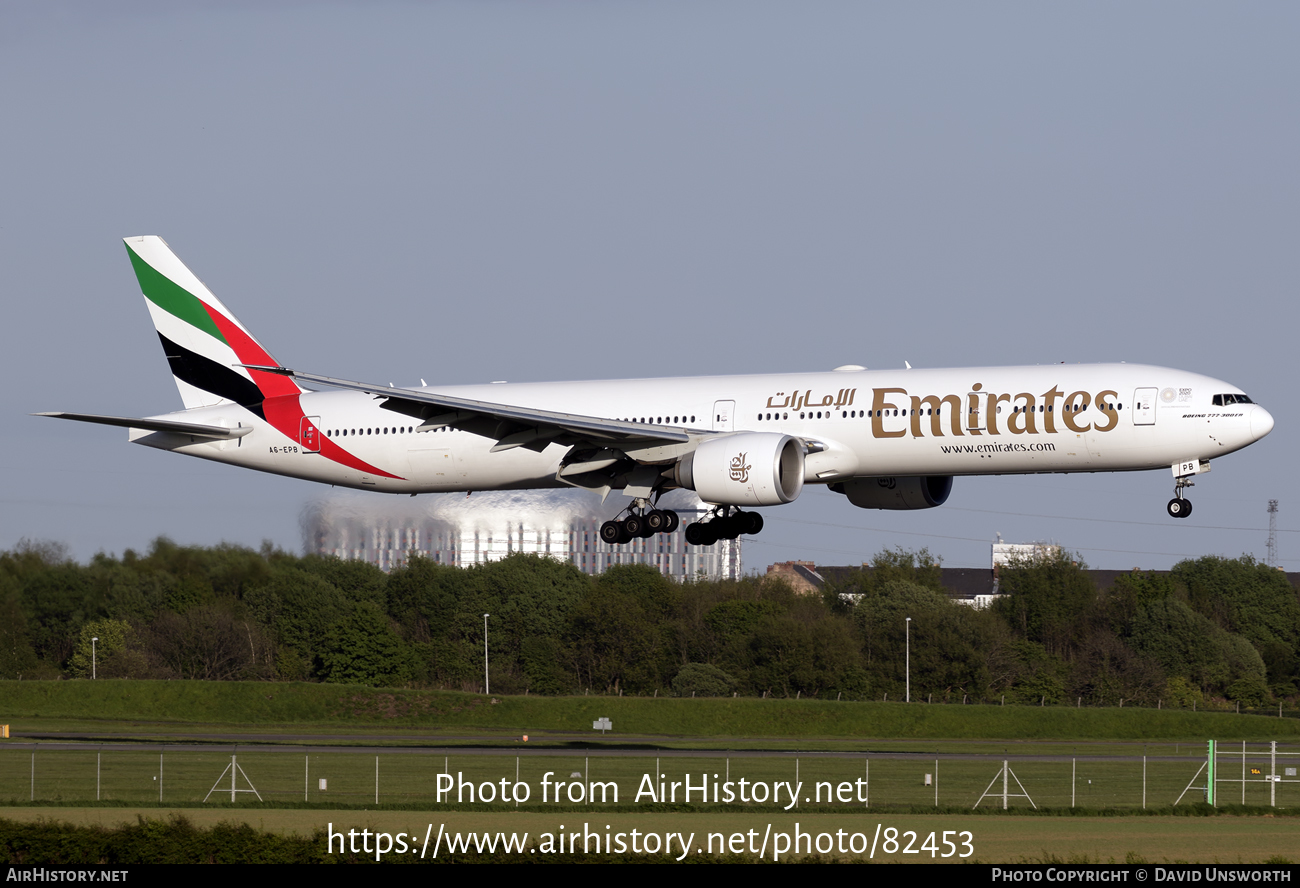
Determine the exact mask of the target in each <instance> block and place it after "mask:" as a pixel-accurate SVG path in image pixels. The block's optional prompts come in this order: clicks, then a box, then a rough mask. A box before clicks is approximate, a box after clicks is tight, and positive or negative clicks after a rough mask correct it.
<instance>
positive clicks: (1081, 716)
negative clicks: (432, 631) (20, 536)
mask: <svg viewBox="0 0 1300 888" xmlns="http://www.w3.org/2000/svg"><path fill="white" fill-rule="evenodd" d="M601 716H607V717H609V718H610V719H612V720H613V723H614V728H615V731H616V733H614V734H613V735H611V737H609V738H608V739H609V740H610V741H612V742H626V741H625V739H624V738H628V737H629V736H634V737H640V738H667V737H675V738H683V739H689V740H692V741H718V742H725V741H726V740H728V739H733V738H755V739H758V738H770V739H776V738H786V739H792V740H801V739H805V738H809V739H811V738H825V739H838V740H850V739H862V738H881V739H897V740H916V739H955V738H962V739H968V740H980V739H983V740H1035V739H1040V740H1119V739H1124V740H1137V741H1143V740H1148V741H1149V740H1175V739H1178V740H1189V741H1191V740H1202V739H1204V738H1208V737H1214V738H1217V739H1219V740H1264V739H1281V740H1285V739H1288V738H1297V737H1300V720H1297V719H1277V718H1268V717H1264V716H1252V715H1236V714H1233V713H1219V712H1215V713H1205V712H1200V713H1194V712H1187V711H1175V710H1167V709H1166V710H1151V709H1133V708H1126V709H1110V708H1106V709H1100V708H1099V709H1075V708H1072V707H1046V708H1039V707H1032V706H1005V707H1003V706H974V705H972V706H959V705H937V704H936V705H927V704H918V703H914V704H910V705H907V704H900V703H850V702H844V703H836V702H830V701H816V700H755V699H720V700H686V699H647V698H644V697H640V698H634V697H602V696H590V697H537V696H526V697H518V696H515V697H506V696H495V697H485V696H483V695H479V694H464V693H457V692H451V691H415V690H401V689H394V690H390V689H373V688H361V687H349V686H343V685H326V684H306V683H303V684H271V683H260V682H185V681H174V682H165V681H164V682H156V681H98V682H90V681H56V682H0V723H4V722H8V723H9V724H10V725H11V726H12V729H13V730H15V731H19V732H21V731H24V730H30V729H31V726H33V725H40V726H47V725H48V726H51V727H55V726H57V727H60V728H62V729H63V730H71V729H73V727H74V726H85V727H86V728H88V729H91V730H93V729H95V728H98V729H99V730H108V729H109V727H110V725H111V726H113V727H114V728H115V729H121V728H125V729H129V728H131V727H132V726H133V725H135V726H136V727H138V728H139V729H141V730H136V731H135V732H134V733H137V734H140V735H142V736H145V735H164V736H167V735H170V736H180V735H183V734H185V733H190V731H187V730H185V726H191V727H193V726H200V725H218V726H239V727H240V728H244V729H265V730H266V731H270V732H276V731H285V730H286V729H294V733H302V732H304V731H322V730H324V729H326V728H342V729H348V730H352V729H356V730H361V731H373V730H375V729H377V728H384V729H399V730H402V729H421V730H424V731H447V730H472V731H475V732H487V733H496V734H499V735H500V736H501V738H502V740H503V741H504V740H506V739H508V738H509V737H511V736H513V735H518V734H525V733H527V734H538V735H544V734H547V733H564V734H582V735H586V736H591V737H593V738H594V735H592V733H591V723H592V721H593V720H594V719H596V718H598V717H601ZM137 723H139V724H137ZM475 742H479V739H478V738H475Z"/></svg>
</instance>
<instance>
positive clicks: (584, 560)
mask: <svg viewBox="0 0 1300 888" xmlns="http://www.w3.org/2000/svg"><path fill="white" fill-rule="evenodd" d="M616 497H617V494H615V495H614V496H611V497H610V498H609V500H608V501H607V502H606V503H603V504H602V503H601V501H600V498H599V497H597V496H596V495H594V494H591V493H588V492H586V491H579V490H555V491H493V492H483V493H474V494H472V495H470V496H465V495H463V494H459V493H439V494H428V495H426V496H420V497H415V498H409V499H400V500H399V499H397V498H395V497H377V496H376V495H374V494H365V493H361V494H354V493H351V492H339V493H334V494H331V495H329V496H327V497H325V498H323V499H320V500H318V501H316V502H314V503H312V504H310V505H309V506H308V507H307V508H306V509H305V510H304V512H303V517H302V532H303V548H304V550H305V551H307V552H309V553H314V554H319V555H335V556H337V557H339V558H347V559H352V560H357V561H368V562H370V563H371V564H374V565H377V566H378V567H379V568H380V569H381V570H385V571H388V570H392V569H393V568H395V567H400V566H401V565H403V564H405V563H406V560H407V558H408V557H409V556H410V553H412V552H414V553H417V554H419V555H420V556H421V557H424V558H429V559H432V560H434V561H436V562H439V563H441V564H448V565H453V566H455V567H469V566H471V565H475V564H483V563H485V562H488V561H498V560H500V559H502V558H505V557H506V556H507V555H511V554H513V553H516V552H523V553H529V554H536V555H543V556H546V557H549V558H556V559H559V560H561V561H568V562H570V563H572V564H573V565H574V566H575V567H577V568H578V569H579V570H581V571H582V572H583V573H588V574H599V573H602V572H604V570H605V569H606V568H608V567H610V566H612V565H615V564H649V565H651V566H652V567H654V568H655V569H656V570H658V571H659V572H660V573H662V574H664V575H665V576H667V577H671V578H672V579H675V580H679V581H680V580H685V579H694V578H696V577H706V578H709V579H738V578H739V577H740V576H741V574H742V565H741V541H740V540H721V541H719V542H718V543H716V544H715V545H712V546H688V545H687V544H686V533H685V532H686V525H687V524H689V523H690V522H691V521H694V520H696V519H697V518H699V517H700V516H701V515H703V513H704V510H705V509H706V507H705V506H704V505H703V504H702V503H701V502H700V501H699V500H698V499H695V498H694V496H691V495H688V493H687V492H686V491H674V492H673V493H670V494H669V495H667V496H665V497H664V498H663V500H662V501H661V503H660V505H661V507H662V508H665V509H673V510H674V511H676V512H677V514H678V515H679V516H680V518H681V525H680V526H679V527H678V529H677V530H676V531H675V532H674V533H671V534H656V535H655V536H652V537H650V538H648V539H637V540H633V541H632V542H630V543H626V544H624V545H621V546H611V545H608V544H606V543H604V542H602V541H601V539H600V526H601V524H603V523H604V522H605V521H608V520H609V519H611V518H614V517H616V516H617V514H618V511H619V510H620V509H621V508H623V506H624V505H626V503H625V502H622V501H620V500H622V498H621V497H617V499H616Z"/></svg>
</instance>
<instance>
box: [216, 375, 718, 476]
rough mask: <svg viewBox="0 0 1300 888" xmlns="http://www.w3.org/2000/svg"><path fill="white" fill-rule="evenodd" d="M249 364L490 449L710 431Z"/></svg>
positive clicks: (675, 438)
mask: <svg viewBox="0 0 1300 888" xmlns="http://www.w3.org/2000/svg"><path fill="white" fill-rule="evenodd" d="M241 366H247V365H241ZM249 369H254V370H262V371H265V372H268V373H278V374H280V375H281V376H288V377H291V378H293V379H296V380H298V381H299V382H303V383H306V384H308V385H323V386H329V387H330V388H339V389H348V390H351V391H357V392H365V393H367V394H370V395H374V396H375V398H377V399H379V400H382V401H383V402H384V403H383V404H382V405H380V406H382V407H383V408H384V409H385V410H392V411H394V412H395V413H401V414H404V415H406V416H410V417H414V418H415V419H418V420H420V421H421V423H422V424H421V425H420V430H421V431H428V430H429V429H436V428H442V427H443V426H451V427H453V428H457V429H461V430H463V431H466V432H470V433H472V434H476V435H482V436H483V437H486V438H494V439H495V440H496V442H497V443H496V445H495V446H494V447H493V448H492V451H493V452H494V453H496V452H499V451H502V450H510V449H511V448H514V447H526V448H528V449H530V450H534V451H537V452H539V453H540V452H541V451H543V450H545V449H546V448H547V446H548V445H550V444H552V443H555V444H563V445H568V446H576V447H584V446H586V447H596V448H607V449H611V450H619V451H622V452H624V453H628V452H629V451H647V450H648V451H654V450H657V449H658V448H662V447H668V448H669V449H672V448H673V445H683V444H690V443H691V442H692V441H696V440H698V439H699V438H700V437H702V436H706V435H711V434H712V432H708V431H704V430H698V429H687V428H680V427H671V426H659V425H649V424H646V423H637V422H622V421H620V420H616V419H605V418H603V417H598V416H583V415H581V414H577V413H556V412H554V411H550V410H538V409H535V408H532V407H516V406H513V405H511V404H497V403H493V402H491V401H476V400H472V399H470V398H455V397H452V396H450V395H440V394H436V393H431V392H425V391H418V390H414V389H402V388H393V387H392V386H391V385H376V384H374V383H367V382H354V381H352V380H348V379H335V378H334V377H332V376H315V375H313V374H310V373H299V372H297V371H296V370H290V369H288V368H285V367H261V366H256V367H254V366H250V367H249ZM629 455H631V454H630V453H629ZM634 458H635V457H634Z"/></svg>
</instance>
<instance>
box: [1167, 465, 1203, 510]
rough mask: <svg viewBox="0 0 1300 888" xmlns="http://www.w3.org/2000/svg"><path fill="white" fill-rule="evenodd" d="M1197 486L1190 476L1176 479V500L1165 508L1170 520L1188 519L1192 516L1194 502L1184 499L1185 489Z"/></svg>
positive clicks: (1172, 500) (1171, 501)
mask: <svg viewBox="0 0 1300 888" xmlns="http://www.w3.org/2000/svg"><path fill="white" fill-rule="evenodd" d="M1195 486H1196V485H1195V484H1193V483H1192V478H1191V476H1190V475H1187V476H1184V477H1182V478H1175V479H1174V498H1173V499H1171V500H1170V501H1169V505H1167V506H1165V511H1167V512H1168V513H1169V517H1170V518H1186V517H1187V516H1188V515H1190V514H1192V501H1191V500H1189V499H1183V488H1184V487H1195Z"/></svg>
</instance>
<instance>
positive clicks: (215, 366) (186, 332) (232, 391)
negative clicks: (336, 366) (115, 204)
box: [125, 235, 302, 416]
mask: <svg viewBox="0 0 1300 888" xmlns="http://www.w3.org/2000/svg"><path fill="white" fill-rule="evenodd" d="M125 242H126V251H127V254H128V255H129V256H130V257H131V265H132V266H133V267H134V268H135V276H136V278H137V279H138V280H139V281H140V289H141V291H142V292H143V294H144V299H145V304H146V305H147V306H148V308H149V316H150V317H151V318H152V319H153V325H154V329H155V330H157V331H158V338H159V339H160V340H162V347H163V352H164V353H165V354H166V355H167V363H168V364H170V365H171V371H172V376H173V377H174V378H175V380H176V387H177V388H178V389H179V390H180V393H181V400H182V401H183V402H184V404H185V408H186V409H187V410H188V409H190V408H193V407H211V406H214V405H217V404H223V403H231V402H233V403H236V404H240V405H242V406H244V407H246V408H248V409H249V410H251V411H253V412H254V413H256V414H258V415H259V416H261V415H263V414H262V401H263V400H265V399H266V398H272V397H277V396H281V395H296V394H300V393H301V392H302V389H300V388H299V387H298V385H297V383H295V382H294V381H293V380H292V379H290V378H288V377H285V376H281V375H277V374H274V373H265V372H262V371H258V370H249V369H247V368H245V367H242V366H240V365H241V364H256V365H263V366H277V363H276V360H275V359H274V358H272V357H271V355H270V354H269V353H268V352H267V351H266V349H264V348H263V347H262V345H261V343H259V342H258V341H257V340H256V339H254V338H253V335H252V334H251V333H249V332H248V330H247V329H245V327H244V325H243V324H241V323H240V322H239V320H238V319H237V318H236V317H235V316H234V315H233V314H231V313H230V310H229V309H227V308H226V307H225V306H224V305H222V303H221V300H219V299H217V297H216V296H214V295H213V294H212V291H210V290H209V289H208V288H207V287H205V286H204V285H203V282H202V281H200V280H199V279H198V278H197V277H196V276H195V275H194V272H192V271H190V270H189V269H188V268H186V267H185V263H183V262H181V260H180V259H179V258H177V256H176V254H175V253H173V252H172V249H171V247H169V246H167V242H166V241H164V240H163V239H162V238H160V237H157V236H154V235H148V236H144V237H128V238H126V239H125Z"/></svg>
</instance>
